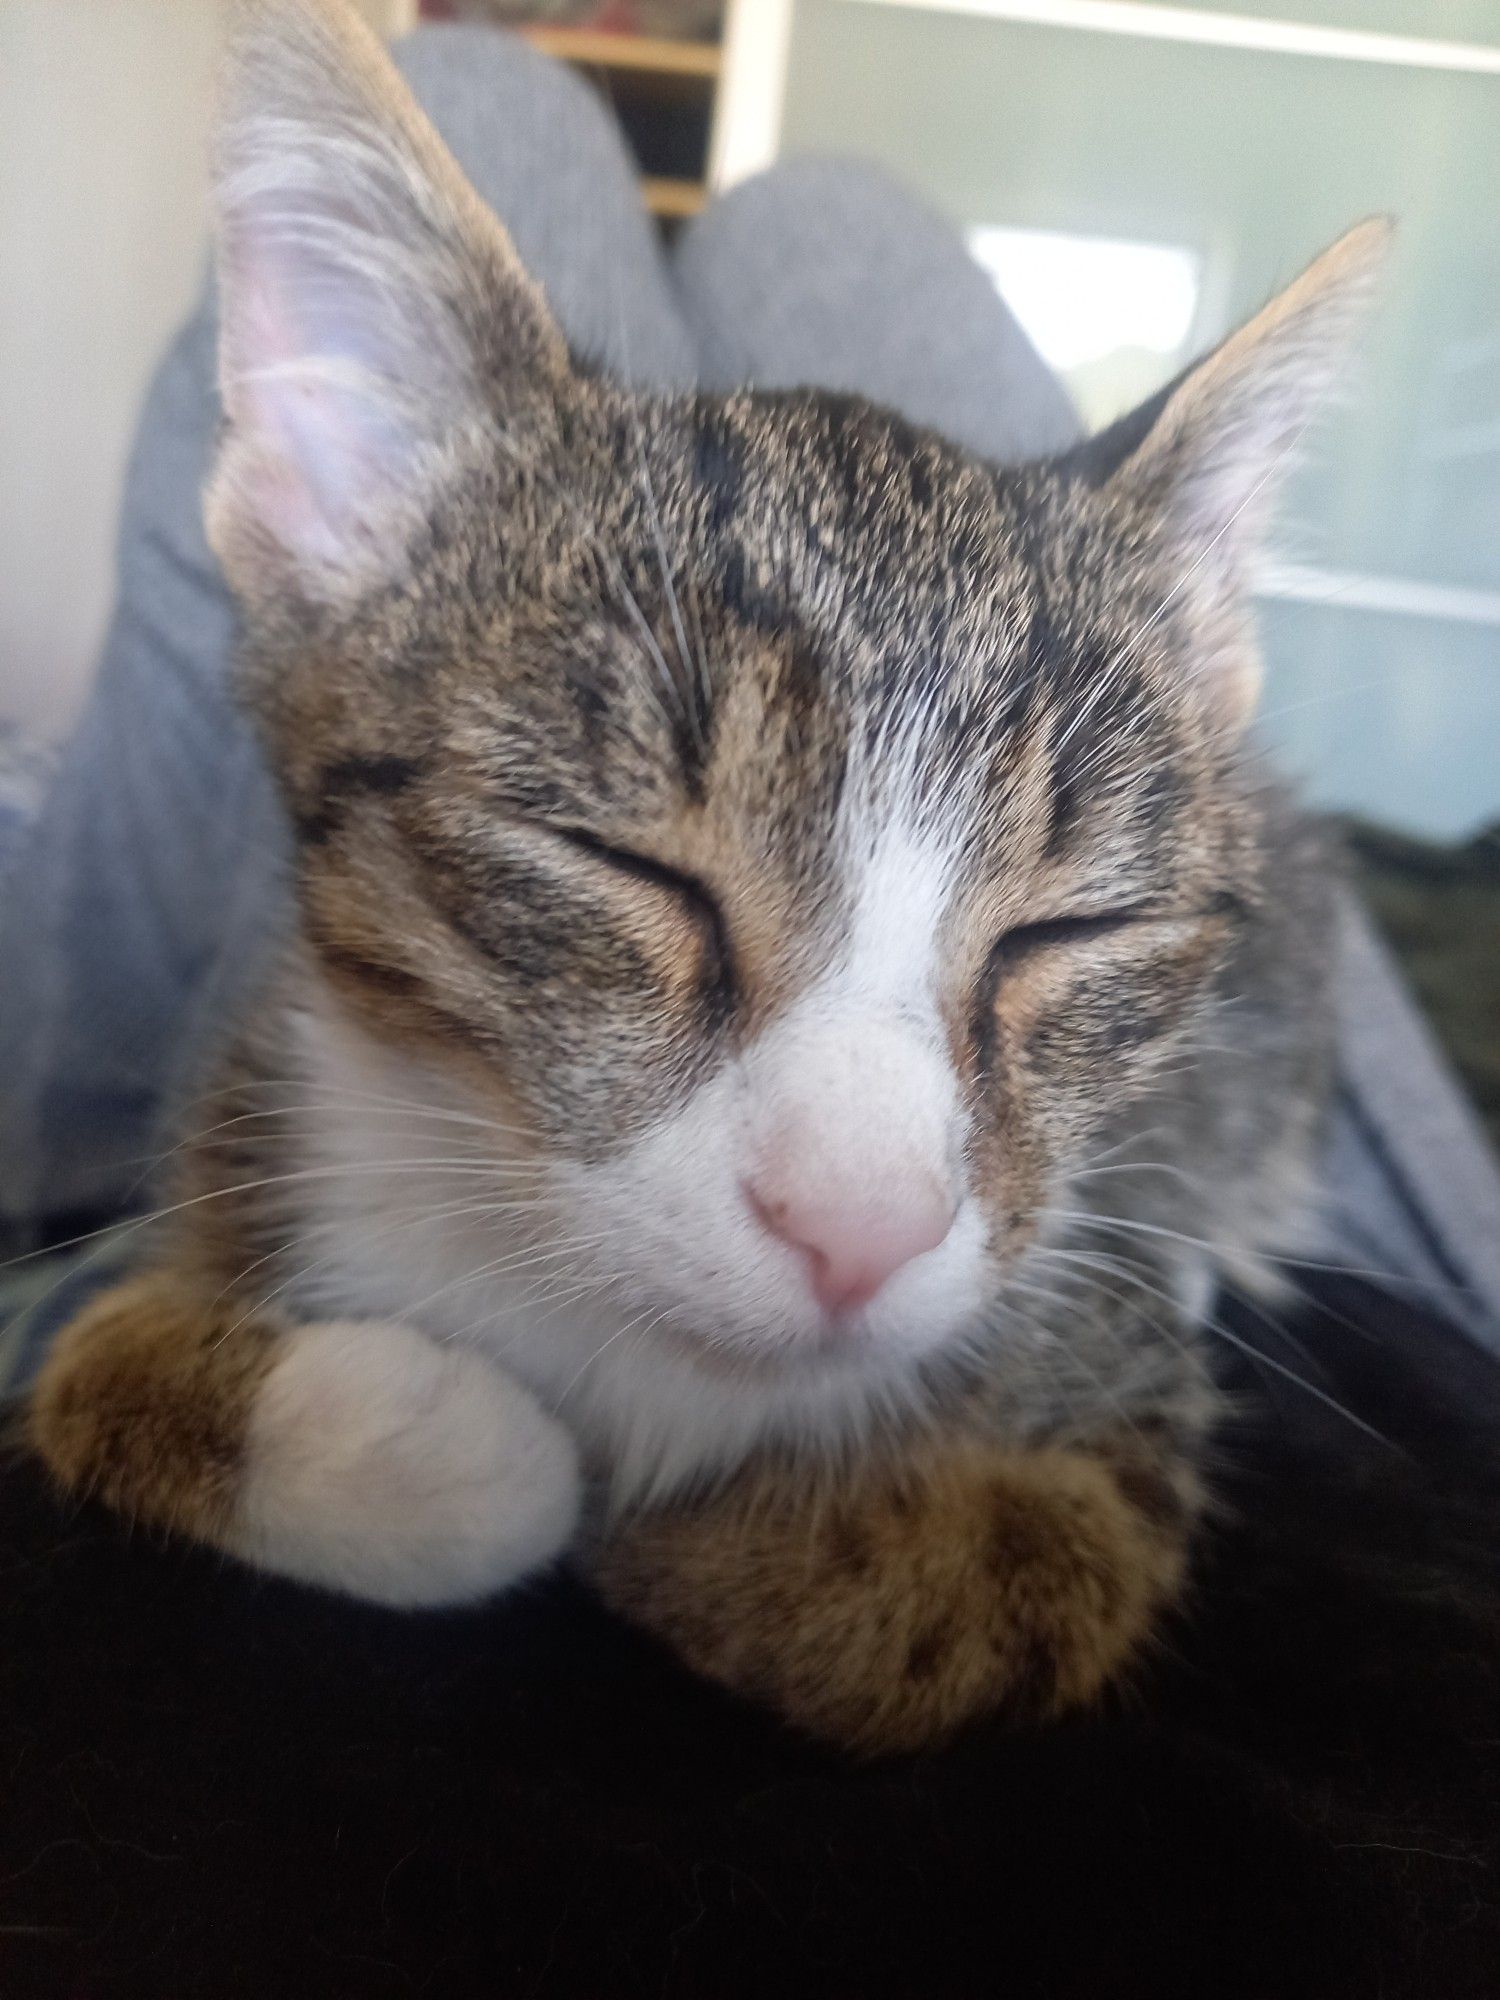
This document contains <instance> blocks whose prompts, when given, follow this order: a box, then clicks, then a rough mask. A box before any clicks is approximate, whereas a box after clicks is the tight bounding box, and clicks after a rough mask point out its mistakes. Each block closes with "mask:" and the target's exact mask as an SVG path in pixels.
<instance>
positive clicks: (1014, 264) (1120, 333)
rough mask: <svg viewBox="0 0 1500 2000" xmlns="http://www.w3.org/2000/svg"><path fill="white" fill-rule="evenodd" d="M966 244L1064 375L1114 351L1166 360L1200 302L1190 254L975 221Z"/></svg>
mask: <svg viewBox="0 0 1500 2000" xmlns="http://www.w3.org/2000/svg"><path fill="white" fill-rule="evenodd" d="M969 249H970V250H971V252H972V253H973V255H974V257H975V258H976V259H977V261H978V262H979V263H980V264H981V265H982V266H983V267H984V269H985V270H986V271H987V272H988V273H989V274H990V276H991V277H992V278H993V279H994V281H995V284H996V286H997V287H998V289H999V291H1000V294H1001V296H1002V297H1003V298H1004V300H1005V303H1006V304H1007V305H1008V306H1009V307H1010V309H1011V311H1012V312H1013V313H1014V314H1015V316H1016V318H1017V319H1018V320H1019V321H1020V322H1021V325H1022V326H1023V327H1024V328H1025V330H1026V332H1027V334H1028V335H1029V336H1030V338H1031V341H1032V343H1033V345H1034V346H1035V347H1036V348H1037V350H1038V352H1039V353H1040V354H1041V355H1042V358H1043V359H1044V360H1045V361H1047V362H1049V363H1050V364H1051V366H1052V367H1053V368H1055V369H1057V370H1058V372H1059V373H1060V374H1063V375H1070V374H1072V373H1074V371H1075V370H1078V369H1088V368H1091V367H1092V366H1093V365H1094V364H1095V363H1097V362H1101V361H1103V360H1105V359H1106V358H1107V357H1108V356H1111V355H1118V354H1120V353H1121V352H1122V351H1132V350H1133V351H1134V352H1136V353H1137V354H1144V355H1150V356H1160V357H1161V358H1162V359H1163V360H1165V361H1167V362H1171V361H1174V360H1175V359H1176V358H1177V357H1178V356H1179V355H1180V354H1181V352H1182V350H1183V348H1184V347H1185V346H1186V344H1187V339H1188V335H1189V332H1190V331H1191V329H1192V324H1193V313H1194V311H1195V309H1196V307H1197V304H1198V284H1199V262H1198V258H1197V256H1196V255H1195V254H1194V253H1193V252H1192V251H1191V250H1182V249H1177V248H1174V247H1173V246H1171V245H1169V244H1162V243H1121V242H1117V241H1115V240H1113V239H1112V238H1109V237H1102V236H1098V237H1096V236H1062V235H1053V234H1051V233H1050V232H1048V231H1046V230H1041V229H1001V228H994V227H981V228H975V229H971V230H970V231H969Z"/></svg>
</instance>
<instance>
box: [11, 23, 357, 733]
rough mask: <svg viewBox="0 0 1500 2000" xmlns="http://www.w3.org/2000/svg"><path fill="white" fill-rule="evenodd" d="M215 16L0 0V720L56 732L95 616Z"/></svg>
mask: <svg viewBox="0 0 1500 2000" xmlns="http://www.w3.org/2000/svg"><path fill="white" fill-rule="evenodd" d="M393 4H394V0H366V3H365V11H366V12H367V13H368V14H371V15H374V16H377V17H379V16H383V15H385V14H386V13H387V12H388V11H389V10H390V7H391V6H392V5H393ZM225 5H226V0H0V719H12V720H15V719H20V720H22V721H24V722H26V723H27V724H28V725H30V726H34V727H40V728H43V729H45V730H46V731H47V732H48V733H51V734H56V733H57V732H58V731H60V730H61V729H63V728H64V727H65V726H66V724H67V722H68V721H69V720H70V719H71V717H72V716H73V715H74V714H75V713H76V712H77V708H78V706H79V704H80V702H81V701H82V698H83V695H84V693H85V691H86V686H87V679H88V674H89V672H90V669H91V667H92V665H93V660H94V655H95V653H96V650H97V648H98V644H99V640H100V637H101V634H102V632H103V628H104V623H105V620H106V618H107V616H108V613H109V606H110V599H111V593H112V589H113V551H114V534H115V514H116V508H117V504H118V499H119V490H120V481H121V476H122V473H123V470H124V464H125V455H126V452H127V450H128V447H129V441H130V436H131V432H132V429H133V427H134V422H135V416H136V412H137V410H138V408H139V405H140V400H141V396H142V393H143V391H144V389H145V385H146V382H147V379H148V378H149V375H150V373H151V370H152V368H153V366H154V365H155V362H156V360H157V357H158V356H159V354H160V353H161V350H162V348H163V347H164V345H165V344H166V341H167V339H168V337H169V335H170V333H171V331H172V329H173V327H174V326H175V325H176V324H177V322H178V321H179V320H180V319H181V317H182V315H183V313H184V312H185V311H186V309H187V307H188V304H189V303H190V301H191V299H192V297H193V295H194V293H195V291H196V289H197V286H198V284H199V282H200V279H201V274H202V271H203V268H204V263H203V259H204V182H205V170H204V162H205V153H206V141H207V124H208V108H209V103H210V95H211V78H212V73H213V63H214V56H215V51H216V49H217V46H218V40H219V35H220V32H221V27H222V21H223V16H224V12H225Z"/></svg>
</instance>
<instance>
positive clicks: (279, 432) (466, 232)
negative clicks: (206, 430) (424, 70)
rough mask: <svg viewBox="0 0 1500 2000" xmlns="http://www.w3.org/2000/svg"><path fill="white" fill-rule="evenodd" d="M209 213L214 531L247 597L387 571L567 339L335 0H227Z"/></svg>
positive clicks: (342, 593)
mask: <svg viewBox="0 0 1500 2000" xmlns="http://www.w3.org/2000/svg"><path fill="white" fill-rule="evenodd" d="M214 211H215V222H216V229H217V241H218V266H219V294H220V327H221V331H220V348H219V377H220V389H221V395H222V400H223V405H224V413H225V417H226V420H227V421H226V428H225V434H224V439H223V443H222V445H221V448H220V454H219V459H218V463H217V466H216V468H215V472H214V476H213V479H212V482H211V485H210V488H209V493H208V500H207V521H208V531H209V539H210V541H211V542H212V544H213V547H214V549H215V551H216V552H217V554H218V555H219V557H220V560H221V561H222V562H223V564H224V567H225V571H226V573H227V574H228V576H229V578H230V581H231V582H232V583H233V584H234V586H235V588H236V589H237V590H238V591H239V592H240V594H241V596H242V597H246V598H248V599H250V600H252V601H254V600H257V599H261V598H264V597H267V596H273V597H274V596H284V595H286V594H287V593H289V592H290V593H292V594H294V595H295V596H297V597H301V598H303V599H305V600H307V601H309V602H314V603H318V602H322V603H332V604H339V603H346V602H348V601H349V600H351V599H352V598H354V597H356V596H357V595H358V594H359V593H360V591H361V590H363V589H365V588H367V587H368V586H369V585H370V584H371V583H372V582H376V581H378V580H379V579H380V578H381V577H382V576H385V575H390V574H393V573H397V572H399V568H400V565H401V562H402V559H403V557H404V555H405V553H406V549H407V546H408V543H409V538H410V536H411V533H412V530H413V528H414V527H415V526H416V524H417V523H418V522H419V521H420V519H421V517H422V514H423V511H424V505H425V503H426V502H427V501H428V500H429V499H430V496H431V494H432V492H433V491H434V489H435V487H436V485H437V484H438V483H439V482H440V481H441V480H442V479H443V477H444V476H445V474H446V473H447V472H449V471H451V469H452V468H453V466H454V465H455V464H456V463H458V462H459V461H460V460H461V459H462V457H463V455H464V454H465V452H466V451H467V450H469V449H471V448H472V447H473V444H474V443H475V441H476V440H479V439H482V438H483V437H484V435H485V434H486V432H488V431H492V430H493V427H494V426H495V425H496V424H497V423H499V422H503V421H506V420H507V418H508V417H510V416H513V415H514V414H515V413H516V412H517V411H519V409H521V408H522V407H524V406H525V404H526V403H527V401H528V400H530V401H532V402H535V401H536V399H538V398H540V397H545V396H548V395H549V394H552V393H554V392H555V391H556V390H557V388H558V387H559V386H560V385H561V384H562V383H563V381H564V380H565V379H566V377H567V374H568V369H569V362H568V354H567V347H566V344H565V342H564V340H563V338H562V335H561V333H560V332H559V331H558V329H557V327H556V325H555V323H554V321H553V320H552V318H551V316H550V314H549V313H548V311H547V307H546V305H545V303H544V301H543V299H542V296H541V294H540V292H539V291H538V289H537V288H536V286H535V285H533V284H532V282H531V281H530V279H529V278H528V277H527V276H526V274H525V272H524V271H523V270H522V269H521V266H520V264H519V262H518V260H517V258H516V254H515V251H514V249H513V248H512V246H511V243H510V239H509V237H508V236H507V235H506V233H505V231H504V230H503V229H502V227H501V226H500V223H499V222H498V221H497V219H496V218H495V216H494V215H493V214H492V213H491V211H490V210H489V209H487V208H486V207H485V205H484V204H483V203H482V202H481V201H480V199H479V197H478V196H477V195H476V194H475V193H474V191H473V189H472V188H471V187H470V186H469V184H468V182H467V181H466V180H465V179H464V177H463V175H462V173H461V172H460V171H459V168H458V166H457V165H456V163H455V162H454V160H453V158H452V156H451V155H450V154H449V152H448V151H447V149H446V147H445V146H444V145H443V143H442V141H441V140H440V139H439V138H438V136H437V134H436V132H435V131H434V130H433V128H432V126H431V125H430V124H429V123H428V121H427V119H426V118H425V117H424V115H423V114H422V112H421V111H420V110H419V109H418V107H417V105H416V103H415V101H414V100H413V98H412V96H411V94H410V92H409V91H408V90H407V88H406V86H405V84H404V83H403V82H402V80H401V78H400V77H399V76H398V75H397V73H396V71H395V69H394V67H393V66H392V64H391V62H390V60H389V58H388V57H387V56H386V54H385V51H384V49H383V48H382V47H381V46H380V45H379V43H378V42H377V41H376V40H375V38H374V36H373V35H372V34H371V33H370V32H369V30H368V29H367V28H366V27H365V26H364V24H363V23H362V22H361V21H359V20H358V19H357V18H356V17H355V16H354V14H353V13H352V12H351V11H350V10H349V9H348V7H347V6H346V5H345V0H237V5H236V7H235V9H234V15H233V26H232V30H231V36H230V43H229V49H228V54H227V58H226V61H225V67H224V76H223V85H222V93H221V98H220V103H219V111H218V123H217V130H216V140H215V148H214Z"/></svg>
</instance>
